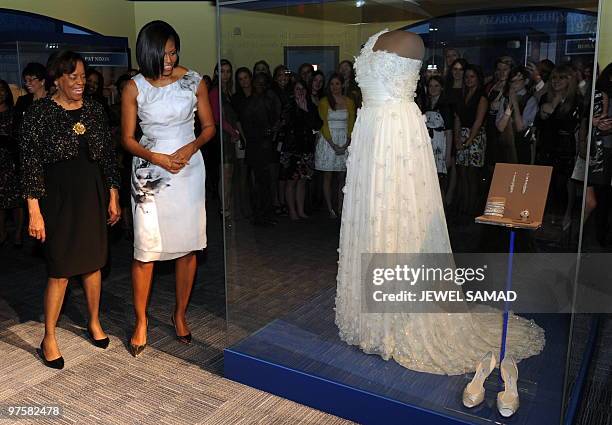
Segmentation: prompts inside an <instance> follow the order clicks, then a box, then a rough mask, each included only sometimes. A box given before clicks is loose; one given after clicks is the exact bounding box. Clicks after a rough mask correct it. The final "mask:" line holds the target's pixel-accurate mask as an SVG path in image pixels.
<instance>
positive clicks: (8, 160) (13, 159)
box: [0, 109, 23, 209]
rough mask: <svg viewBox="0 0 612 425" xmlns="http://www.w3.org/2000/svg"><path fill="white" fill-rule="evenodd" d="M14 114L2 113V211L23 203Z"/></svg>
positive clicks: (0, 195)
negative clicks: (14, 133)
mask: <svg viewBox="0 0 612 425" xmlns="http://www.w3.org/2000/svg"><path fill="white" fill-rule="evenodd" d="M12 131H13V112H12V111H11V110H10V109H9V110H7V111H4V112H0V209H4V208H16V207H20V206H21V204H22V203H23V200H22V199H21V191H20V187H19V177H18V174H17V152H16V150H17V146H16V145H17V144H16V142H15V139H14V138H13V134H12Z"/></svg>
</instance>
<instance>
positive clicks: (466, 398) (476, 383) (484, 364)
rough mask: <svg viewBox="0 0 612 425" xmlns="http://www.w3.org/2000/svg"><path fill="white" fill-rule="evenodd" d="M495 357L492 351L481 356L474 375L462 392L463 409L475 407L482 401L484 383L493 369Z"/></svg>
mask: <svg viewBox="0 0 612 425" xmlns="http://www.w3.org/2000/svg"><path fill="white" fill-rule="evenodd" d="M495 363H496V360H495V355H494V354H493V352H492V351H489V352H488V353H487V354H485V355H484V356H482V359H480V361H479V362H478V365H477V366H476V374H475V375H474V378H472V380H471V381H470V383H469V384H467V385H466V386H465V389H464V390H463V405H464V406H465V407H476V406H478V405H479V404H480V403H482V402H483V401H484V396H485V389H484V385H483V384H484V381H485V379H487V377H488V376H489V375H490V374H491V372H492V371H493V369H495Z"/></svg>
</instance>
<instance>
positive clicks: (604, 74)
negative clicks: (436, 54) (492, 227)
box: [417, 49, 612, 244]
mask: <svg viewBox="0 0 612 425" xmlns="http://www.w3.org/2000/svg"><path fill="white" fill-rule="evenodd" d="M493 69H494V72H493V75H490V76H488V77H485V76H484V75H483V73H482V72H481V67H480V66H478V65H475V64H471V63H469V62H468V61H467V60H466V59H464V58H461V57H460V53H459V51H458V50H456V49H448V50H446V55H445V60H444V67H443V69H441V70H438V69H435V68H434V69H431V68H430V69H427V70H425V71H424V73H423V78H422V79H421V88H420V92H419V98H418V99H417V102H418V103H419V105H420V106H421V108H422V111H423V112H424V113H425V115H426V118H427V126H428V127H429V129H430V134H431V137H432V144H433V149H434V153H435V157H436V164H437V167H438V173H439V176H440V187H441V190H442V193H443V197H444V200H445V203H446V205H447V207H448V213H449V215H451V216H452V215H453V214H454V213H456V214H458V215H459V216H464V217H468V218H473V217H474V216H476V215H479V214H481V213H482V210H483V206H484V202H485V197H486V193H487V191H488V187H489V183H490V179H491V177H492V171H493V168H494V166H495V164H496V163H498V162H503V163H517V164H535V165H547V166H552V168H553V174H552V183H551V187H550V192H549V198H548V203H547V214H550V215H551V220H550V221H551V222H555V221H556V222H558V223H559V224H560V226H561V229H562V231H563V232H567V231H568V230H569V229H570V227H571V225H572V223H573V220H572V217H573V212H574V211H575V208H576V207H577V206H578V203H577V202H576V199H577V195H578V193H580V192H581V188H582V185H583V182H584V179H585V170H586V165H587V164H588V176H587V186H588V188H587V192H586V210H585V217H586V218H588V217H589V214H590V213H591V212H592V211H593V210H594V209H595V206H596V205H598V204H599V206H600V208H599V212H600V214H598V217H599V218H598V221H599V223H598V224H599V225H600V226H598V228H599V229H600V232H598V233H599V234H598V237H599V239H600V242H601V243H602V244H605V242H606V237H607V234H608V228H609V225H608V215H609V212H610V200H611V198H610V195H611V193H610V192H611V184H612V167H611V166H612V164H611V162H610V161H611V157H610V154H611V152H612V150H611V148H612V136H611V135H610V129H611V128H612V120H611V119H610V116H611V114H610V112H612V111H610V110H609V108H608V99H609V96H610V94H611V92H612V82H611V80H610V79H611V77H612V75H611V74H612V65H607V66H606V67H605V68H604V69H603V70H602V71H601V72H600V73H598V75H597V78H596V80H595V81H596V84H595V88H594V93H595V96H594V105H593V122H592V125H593V130H592V134H591V138H590V140H588V134H589V120H590V111H591V103H590V102H591V92H592V88H593V87H592V81H593V72H594V71H595V72H596V71H597V70H596V69H594V68H593V65H592V64H589V63H585V62H582V61H574V62H568V63H559V64H554V63H553V62H552V61H550V60H542V61H539V62H537V63H534V62H529V63H528V64H527V66H522V65H519V64H517V63H515V61H514V60H513V59H512V58H511V57H510V56H501V57H499V58H497V59H496V60H495V63H494V67H493ZM589 146H590V149H587V147H589ZM587 152H588V153H589V157H588V158H587Z"/></svg>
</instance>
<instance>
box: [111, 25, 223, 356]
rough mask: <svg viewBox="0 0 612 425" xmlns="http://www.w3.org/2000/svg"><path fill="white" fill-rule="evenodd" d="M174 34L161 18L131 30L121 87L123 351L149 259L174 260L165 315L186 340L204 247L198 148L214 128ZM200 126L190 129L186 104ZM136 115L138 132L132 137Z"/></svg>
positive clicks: (140, 335) (135, 349) (139, 344)
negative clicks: (125, 167) (126, 196)
mask: <svg viewBox="0 0 612 425" xmlns="http://www.w3.org/2000/svg"><path fill="white" fill-rule="evenodd" d="M179 49H180V39H179V36H178V34H177V33H176V31H174V29H173V28H172V27H171V26H170V25H168V24H167V23H165V22H162V21H153V22H150V23H148V24H146V25H145V26H144V27H143V28H142V29H141V30H140V33H139V34H138V40H137V42H136V57H137V60H138V65H139V66H140V71H141V73H140V74H138V75H136V76H135V77H134V78H133V79H132V80H131V81H130V82H129V83H128V84H127V85H126V87H125V89H124V91H123V93H122V120H121V121H122V122H121V125H122V143H123V146H124V148H125V149H126V150H128V151H129V152H130V153H132V154H133V155H134V160H133V165H132V212H133V217H134V261H133V263H132V281H133V290H134V311H135V314H136V323H135V328H134V333H133V334H132V337H131V339H130V351H131V353H132V355H133V356H135V357H136V356H137V355H138V354H140V352H142V350H143V349H144V348H145V346H146V341H147V302H148V298H149V291H150V289H151V281H152V277H153V266H154V264H155V261H160V260H176V305H175V308H174V312H173V314H172V317H171V321H172V322H173V323H174V327H175V331H176V335H177V338H178V340H179V341H181V342H183V343H189V342H190V341H191V333H190V332H189V328H188V326H187V322H186V319H185V312H186V310H187V303H188V301H189V296H190V295H191V289H192V286H193V281H194V277H195V272H196V256H195V253H194V251H198V250H201V249H203V248H205V247H206V210H205V189H204V188H205V169H204V161H203V158H202V154H201V153H200V151H199V148H200V147H201V146H202V145H204V144H205V143H206V142H208V141H209V140H210V139H211V138H212V137H213V136H214V134H215V122H214V118H213V114H212V112H211V108H210V103H209V101H208V90H207V88H206V84H205V83H204V82H203V81H202V78H201V77H200V75H198V74H197V73H196V72H194V71H190V70H188V69H186V68H184V67H182V66H178V51H179ZM196 110H197V113H198V117H199V119H200V122H201V123H202V132H201V133H200V134H199V135H198V136H197V137H196V136H195V134H194V111H196ZM137 117H138V118H140V127H141V128H142V132H143V136H142V138H141V139H140V141H137V140H136V138H135V137H134V133H135V130H136V120H137Z"/></svg>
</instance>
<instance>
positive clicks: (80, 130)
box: [72, 122, 87, 136]
mask: <svg viewBox="0 0 612 425" xmlns="http://www.w3.org/2000/svg"><path fill="white" fill-rule="evenodd" d="M86 130H87V129H86V128H85V125H84V124H83V123H82V122H78V123H76V124H75V125H73V126H72V131H74V132H75V133H76V134H78V135H79V136H81V135H83V134H85V131H86Z"/></svg>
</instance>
